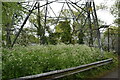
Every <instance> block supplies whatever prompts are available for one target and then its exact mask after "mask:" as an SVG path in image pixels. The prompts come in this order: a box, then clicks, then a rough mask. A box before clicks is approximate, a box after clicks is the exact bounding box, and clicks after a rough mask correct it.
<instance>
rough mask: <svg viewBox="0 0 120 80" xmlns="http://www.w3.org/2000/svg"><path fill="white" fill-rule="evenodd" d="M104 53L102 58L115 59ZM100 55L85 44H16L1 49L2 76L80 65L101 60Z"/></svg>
mask: <svg viewBox="0 0 120 80" xmlns="http://www.w3.org/2000/svg"><path fill="white" fill-rule="evenodd" d="M104 54H105V57H104V59H105V58H109V57H114V58H115V60H116V57H115V55H113V54H109V55H107V54H108V53H104ZM100 56H101V55H100V52H99V50H97V49H94V48H90V47H88V46H86V45H47V46H43V45H41V46H39V45H36V46H28V47H22V46H21V47H17V46H16V47H14V48H13V49H3V54H2V66H3V67H2V73H3V74H2V78H3V79H5V80H6V79H11V78H17V77H22V76H28V75H33V74H40V73H44V72H49V71H53V70H60V69H65V68H70V67H75V66H80V65H83V64H88V63H91V62H95V61H99V60H102V59H103V58H101V57H100ZM81 76H82V75H81ZM79 77H80V76H79Z"/></svg>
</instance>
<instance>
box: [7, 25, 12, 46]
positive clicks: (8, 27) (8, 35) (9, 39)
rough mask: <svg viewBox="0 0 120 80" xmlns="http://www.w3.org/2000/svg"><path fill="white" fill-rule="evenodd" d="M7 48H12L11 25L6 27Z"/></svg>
mask: <svg viewBox="0 0 120 80" xmlns="http://www.w3.org/2000/svg"><path fill="white" fill-rule="evenodd" d="M6 32H7V33H6V46H7V47H10V46H11V37H10V24H7V26H6Z"/></svg>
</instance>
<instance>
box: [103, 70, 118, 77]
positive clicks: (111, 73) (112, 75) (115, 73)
mask: <svg viewBox="0 0 120 80" xmlns="http://www.w3.org/2000/svg"><path fill="white" fill-rule="evenodd" d="M119 73H120V69H119V70H115V71H113V72H110V73H108V74H106V75H105V76H103V77H102V78H118V77H120V76H119Z"/></svg>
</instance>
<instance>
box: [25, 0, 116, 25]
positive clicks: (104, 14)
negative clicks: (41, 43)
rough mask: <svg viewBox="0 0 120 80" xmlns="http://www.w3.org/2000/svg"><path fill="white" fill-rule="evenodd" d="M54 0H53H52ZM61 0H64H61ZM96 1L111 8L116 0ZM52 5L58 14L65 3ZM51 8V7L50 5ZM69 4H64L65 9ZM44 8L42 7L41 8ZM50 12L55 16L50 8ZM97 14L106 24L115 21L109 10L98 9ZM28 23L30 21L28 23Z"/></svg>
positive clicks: (43, 2) (95, 0)
mask: <svg viewBox="0 0 120 80" xmlns="http://www.w3.org/2000/svg"><path fill="white" fill-rule="evenodd" d="M49 1H50V0H49ZM52 1H53V0H52ZM60 1H64V0H60ZM71 1H79V0H71ZM82 1H85V0H81V2H80V3H82ZM94 2H95V5H100V4H105V5H106V6H107V7H108V8H110V7H111V6H112V5H113V4H114V0H94ZM45 3H46V2H45V1H42V2H41V3H40V5H43V4H45ZM50 6H51V7H52V8H53V10H54V12H55V13H56V15H57V16H58V15H59V14H58V13H59V12H60V10H61V8H62V6H63V3H52V4H50ZM49 8H50V7H49ZM67 8H68V6H67V4H66V5H64V9H67ZM41 9H42V8H41ZM49 14H50V15H51V16H53V15H54V14H53V12H52V11H50V9H49ZM97 16H98V18H99V19H101V20H102V21H104V22H105V23H104V24H107V25H109V24H112V23H113V21H114V17H113V15H112V14H111V13H110V11H109V10H98V11H97ZM27 24H28V23H27Z"/></svg>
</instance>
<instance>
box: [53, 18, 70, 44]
mask: <svg viewBox="0 0 120 80" xmlns="http://www.w3.org/2000/svg"><path fill="white" fill-rule="evenodd" d="M55 33H57V34H59V36H58V38H59V39H60V41H61V42H63V43H65V44H69V43H71V38H72V36H71V27H70V21H68V20H65V21H60V22H59V24H58V25H57V26H56V27H55Z"/></svg>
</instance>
